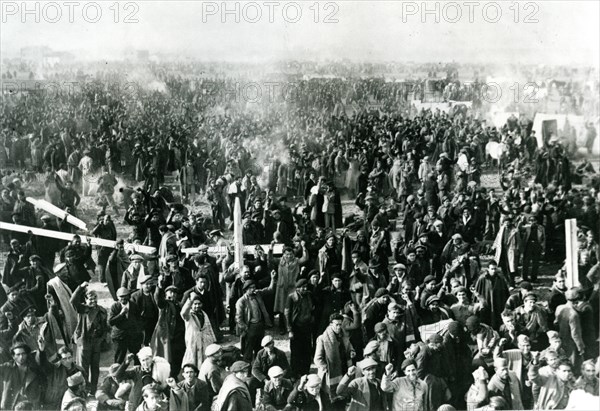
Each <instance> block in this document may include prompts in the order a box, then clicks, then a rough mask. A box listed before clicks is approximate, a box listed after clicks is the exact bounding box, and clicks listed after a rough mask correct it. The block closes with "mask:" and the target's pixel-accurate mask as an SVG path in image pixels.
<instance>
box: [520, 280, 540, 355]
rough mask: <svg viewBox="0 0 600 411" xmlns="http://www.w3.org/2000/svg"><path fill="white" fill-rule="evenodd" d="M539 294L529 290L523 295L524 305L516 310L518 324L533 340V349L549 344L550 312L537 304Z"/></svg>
mask: <svg viewBox="0 0 600 411" xmlns="http://www.w3.org/2000/svg"><path fill="white" fill-rule="evenodd" d="M537 301H538V296H537V294H536V293H534V292H528V293H527V294H526V295H525V297H523V305H521V306H519V307H518V308H517V309H516V310H515V321H516V323H517V326H518V327H519V328H521V329H523V330H524V331H525V334H527V336H528V337H529V339H530V340H531V349H532V350H533V351H540V350H543V349H544V348H545V347H547V346H548V339H547V336H546V332H547V331H548V314H547V311H546V309H545V308H544V307H542V306H540V305H538V304H537Z"/></svg>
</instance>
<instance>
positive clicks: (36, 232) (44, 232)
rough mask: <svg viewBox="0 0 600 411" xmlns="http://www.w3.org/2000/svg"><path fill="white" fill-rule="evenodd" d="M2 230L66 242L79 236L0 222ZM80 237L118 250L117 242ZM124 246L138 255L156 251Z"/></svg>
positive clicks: (139, 246)
mask: <svg viewBox="0 0 600 411" xmlns="http://www.w3.org/2000/svg"><path fill="white" fill-rule="evenodd" d="M0 230H7V231H15V232H17V233H28V232H30V231H31V233H32V234H33V235H41V236H42V237H49V238H56V239H57V240H64V241H72V240H73V237H74V236H76V235H78V234H71V233H65V232H62V231H54V230H45V229H43V228H37V227H29V226H26V225H20V224H10V223H2V222H0ZM79 237H81V241H82V242H87V240H88V238H89V239H90V243H91V244H92V245H97V246H100V247H110V248H117V242H116V241H113V240H106V239H104V238H97V237H86V236H84V235H80V236H79ZM124 246H125V249H126V250H130V249H131V250H134V251H135V252H137V253H142V254H152V253H154V252H155V251H156V248H155V247H149V246H146V245H140V244H131V243H125V244H124Z"/></svg>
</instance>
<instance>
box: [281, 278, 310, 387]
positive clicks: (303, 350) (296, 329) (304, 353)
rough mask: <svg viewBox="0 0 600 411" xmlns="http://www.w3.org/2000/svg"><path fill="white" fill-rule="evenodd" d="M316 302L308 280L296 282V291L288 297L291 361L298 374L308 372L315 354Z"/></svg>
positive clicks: (286, 319) (287, 310)
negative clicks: (313, 329) (312, 330)
mask: <svg viewBox="0 0 600 411" xmlns="http://www.w3.org/2000/svg"><path fill="white" fill-rule="evenodd" d="M314 310H315V303H314V299H313V296H312V294H311V293H310V292H309V291H308V282H307V281H306V280H305V279H300V280H298V281H297V282H296V291H294V292H293V293H291V294H290V295H289V296H288V297H287V304H286V307H285V323H286V325H287V330H288V334H289V338H290V362H291V365H292V372H293V373H294V375H296V376H300V375H304V374H307V373H308V371H309V370H310V363H311V358H312V355H313V336H312V332H310V330H311V329H312V327H313V326H314V321H315V319H314Z"/></svg>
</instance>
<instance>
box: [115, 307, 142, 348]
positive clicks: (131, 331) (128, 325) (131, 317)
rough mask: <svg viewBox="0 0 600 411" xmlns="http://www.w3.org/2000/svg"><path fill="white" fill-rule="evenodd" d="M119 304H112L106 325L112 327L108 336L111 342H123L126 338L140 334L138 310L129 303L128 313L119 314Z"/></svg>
mask: <svg viewBox="0 0 600 411" xmlns="http://www.w3.org/2000/svg"><path fill="white" fill-rule="evenodd" d="M121 309H122V305H121V303H120V302H116V303H113V305H112V306H111V307H110V311H109V314H108V324H109V325H110V326H111V327H112V330H111V333H110V336H111V338H112V339H113V340H124V339H125V338H127V337H128V336H131V335H136V334H141V333H142V328H141V319H140V309H139V307H138V306H137V305H136V304H135V303H133V302H131V301H130V302H129V313H127V314H121Z"/></svg>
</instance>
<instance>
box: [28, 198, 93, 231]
mask: <svg viewBox="0 0 600 411" xmlns="http://www.w3.org/2000/svg"><path fill="white" fill-rule="evenodd" d="M25 200H26V201H27V202H29V203H31V204H33V205H34V207H35V208H39V209H41V210H44V211H45V212H47V213H50V214H52V215H53V216H55V217H58V218H60V219H61V220H65V221H66V222H67V223H69V224H71V225H74V226H75V227H77V228H79V229H80V230H85V231H87V224H86V223H85V222H84V221H83V220H80V219H79V218H77V217H75V216H74V215H71V214H69V213H67V212H66V211H64V210H61V209H60V208H58V207H57V206H55V205H54V204H52V203H49V202H48V201H46V200H36V199H35V198H32V197H27V198H26V199H25Z"/></svg>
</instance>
